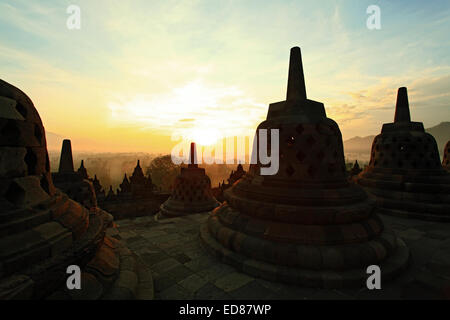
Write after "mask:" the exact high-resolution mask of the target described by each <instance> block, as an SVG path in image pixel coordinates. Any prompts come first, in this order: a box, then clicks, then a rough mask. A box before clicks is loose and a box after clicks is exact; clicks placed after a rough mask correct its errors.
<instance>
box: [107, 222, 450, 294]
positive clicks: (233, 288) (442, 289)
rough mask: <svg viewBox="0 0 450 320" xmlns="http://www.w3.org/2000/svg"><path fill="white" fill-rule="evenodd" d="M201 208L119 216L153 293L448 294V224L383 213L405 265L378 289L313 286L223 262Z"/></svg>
mask: <svg viewBox="0 0 450 320" xmlns="http://www.w3.org/2000/svg"><path fill="white" fill-rule="evenodd" d="M206 219H207V215H205V214H194V215H190V216H184V217H177V218H169V219H164V220H158V221H156V220H155V219H154V217H140V218H136V219H134V220H129V219H127V220H119V221H117V225H118V233H116V234H111V236H113V237H116V238H118V239H122V240H124V242H126V243H127V247H128V248H130V249H131V250H132V251H133V252H134V253H135V254H137V255H138V256H139V257H140V258H141V260H142V261H143V262H144V263H145V264H146V265H147V266H148V267H149V269H150V270H151V272H152V275H153V277H154V286H155V288H154V289H155V299H162V300H172V299H173V300H182V299H207V300H209V299H215V300H217V299H219V300H221V299H238V300H241V299H289V300H290V299H295V300H297V299H299V300H302V299H333V300H334V299H364V300H366V299H369V300H372V299H393V300H396V299H450V225H448V224H442V223H438V222H432V221H421V220H415V219H401V218H398V217H393V216H382V219H383V221H384V223H385V224H386V226H388V227H390V228H391V229H392V230H394V231H395V232H396V233H397V234H398V236H400V237H401V238H402V239H403V240H404V241H405V243H406V245H407V246H408V247H409V248H410V251H411V255H412V261H411V264H410V266H409V268H408V269H407V270H406V271H405V272H403V273H402V275H400V276H399V277H398V278H396V279H395V280H393V281H389V282H385V283H384V282H383V279H382V280H381V287H382V289H381V290H373V291H369V290H368V289H365V288H364V289H339V290H336V289H334V290H332V289H314V288H305V287H299V286H294V285H287V284H282V283H279V282H271V281H266V280H262V279H258V278H254V277H252V276H249V275H247V274H244V273H242V272H240V271H238V270H237V269H235V268H234V267H232V266H230V265H227V264H224V263H222V262H221V261H220V260H219V259H218V258H216V257H215V256H214V255H212V254H210V253H209V252H208V251H207V250H206V249H205V248H204V246H203V244H202V241H201V239H200V236H199V231H200V226H201V225H203V224H204V222H205V221H206Z"/></svg>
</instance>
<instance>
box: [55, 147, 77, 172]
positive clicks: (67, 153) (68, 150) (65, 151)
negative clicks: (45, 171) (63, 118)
mask: <svg viewBox="0 0 450 320" xmlns="http://www.w3.org/2000/svg"><path fill="white" fill-rule="evenodd" d="M58 171H59V173H68V172H74V169H73V158H72V144H71V142H70V140H68V139H66V140H64V141H63V145H62V149H61V157H60V159H59V170H58Z"/></svg>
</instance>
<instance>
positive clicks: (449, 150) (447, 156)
mask: <svg viewBox="0 0 450 320" xmlns="http://www.w3.org/2000/svg"><path fill="white" fill-rule="evenodd" d="M442 166H443V167H444V169H445V170H447V171H450V141H448V142H447V144H446V145H445V148H444V159H443V160H442Z"/></svg>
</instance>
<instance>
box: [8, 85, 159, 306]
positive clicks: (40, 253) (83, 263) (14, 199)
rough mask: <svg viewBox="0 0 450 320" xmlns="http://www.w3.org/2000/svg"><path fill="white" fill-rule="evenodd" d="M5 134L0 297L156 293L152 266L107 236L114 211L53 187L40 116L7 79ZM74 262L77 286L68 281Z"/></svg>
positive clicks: (146, 295) (112, 296)
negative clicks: (77, 271) (92, 207)
mask: <svg viewBox="0 0 450 320" xmlns="http://www.w3.org/2000/svg"><path fill="white" fill-rule="evenodd" d="M0 133H1V134H0V300H8V299H127V298H143V299H146V298H152V296H153V284H152V279H151V275H150V273H149V271H148V270H147V268H146V267H145V266H144V265H143V264H142V263H141V262H140V261H139V260H138V259H136V258H135V256H134V255H133V254H132V252H130V251H129V250H128V249H127V248H126V247H125V246H124V245H123V244H122V243H121V242H120V241H118V240H116V239H115V238H112V237H110V236H106V235H105V234H106V232H107V230H108V229H109V228H112V227H113V224H112V217H111V215H110V214H108V213H107V212H105V211H103V210H100V209H98V208H96V209H95V210H91V211H90V210H88V209H87V208H85V207H84V206H83V205H81V204H79V203H77V202H75V201H73V200H71V199H70V198H69V197H68V196H67V195H66V194H64V193H62V192H61V191H59V190H58V189H57V188H55V187H54V185H53V180H52V176H51V174H50V162H49V157H48V153H47V144H46V138H45V131H44V127H43V125H42V121H41V119H40V117H39V114H38V112H37V110H36V109H35V107H34V105H33V102H32V101H31V100H30V98H29V97H28V96H26V95H25V94H24V93H23V92H22V91H20V90H19V89H18V88H16V87H14V86H12V85H11V84H9V83H7V82H5V81H3V80H0ZM65 163H66V162H65ZM66 164H69V165H70V163H69V162H67V163H66ZM70 265H77V266H79V267H80V269H81V289H80V290H69V289H68V288H67V287H66V281H67V277H68V276H69V275H68V274H67V269H68V267H69V266H70Z"/></svg>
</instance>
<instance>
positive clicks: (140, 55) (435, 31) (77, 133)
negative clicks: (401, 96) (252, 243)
mask: <svg viewBox="0 0 450 320" xmlns="http://www.w3.org/2000/svg"><path fill="white" fill-rule="evenodd" d="M70 5H76V6H78V7H79V8H80V13H81V15H80V17H81V19H80V21H81V25H80V26H81V28H80V29H74V30H71V29H69V28H67V24H66V23H67V19H68V18H69V17H70V16H71V14H69V13H67V11H66V10H67V8H68V7H69V6H70ZM370 5H377V6H379V8H380V13H381V16H380V17H381V20H380V21H381V29H379V30H369V29H368V28H367V26H366V21H367V19H368V17H369V14H367V13H366V9H367V7H368V6H370ZM448 30H450V1H447V0H442V1H441V0H434V1H421V0H413V1H412V0H408V1H406V0H398V1H379V0H378V1H377V0H369V1H366V0H358V1H356V0H355V1H350V0H346V1H345V0H341V1H339V0H321V1H301V0H296V1H260V0H249V1H247V0H228V1H227V0H221V1H216V0H206V1H201V0H190V1H180V0H177V1H173V0H161V1H159V0H152V1H148V0H143V1H140V0H130V1H113V0H96V1H87V0H70V1H64V0H41V1H39V2H38V1H28V0H0V78H2V79H3V80H5V81H7V82H9V83H12V84H13V85H15V86H17V87H19V88H20V89H22V90H23V91H24V92H26V93H27V94H28V95H29V96H30V98H31V99H32V100H33V102H34V104H35V106H36V108H37V109H38V111H39V113H40V116H41V118H42V121H43V123H44V126H45V129H46V131H48V132H52V133H56V134H58V135H60V136H61V137H63V138H69V139H72V147H73V149H74V150H76V151H96V152H108V151H111V152H138V151H144V152H150V153H169V152H170V151H171V149H172V147H173V146H174V145H175V144H177V143H178V142H179V140H177V139H180V137H181V138H183V139H185V140H196V141H197V142H198V143H200V144H204V145H207V144H210V143H214V142H215V141H216V140H217V139H219V138H220V137H224V136H241V135H248V134H253V132H254V130H255V129H256V127H257V125H258V123H260V122H261V121H263V120H264V119H265V117H266V115H267V109H268V105H269V104H270V103H273V102H277V101H281V100H284V99H285V95H286V82H287V72H288V64H289V50H290V48H291V47H293V46H300V47H301V49H302V56H303V67H304V72H305V78H306V89H307V94H308V98H309V99H312V100H316V101H320V102H323V103H324V104H325V108H326V112H327V116H328V117H330V118H332V119H334V120H335V121H336V122H337V123H338V125H339V127H340V129H341V132H342V135H343V138H344V139H349V138H351V137H354V136H367V135H372V134H378V133H379V131H380V129H381V126H382V124H383V123H386V122H392V120H393V117H394V106H395V98H396V92H397V89H398V87H401V86H406V87H408V92H409V101H410V106H411V117H412V120H413V121H421V122H423V123H424V125H425V127H431V126H435V125H437V124H439V123H440V122H443V121H450V108H449V105H450V90H449V87H450V37H449V36H448Z"/></svg>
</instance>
